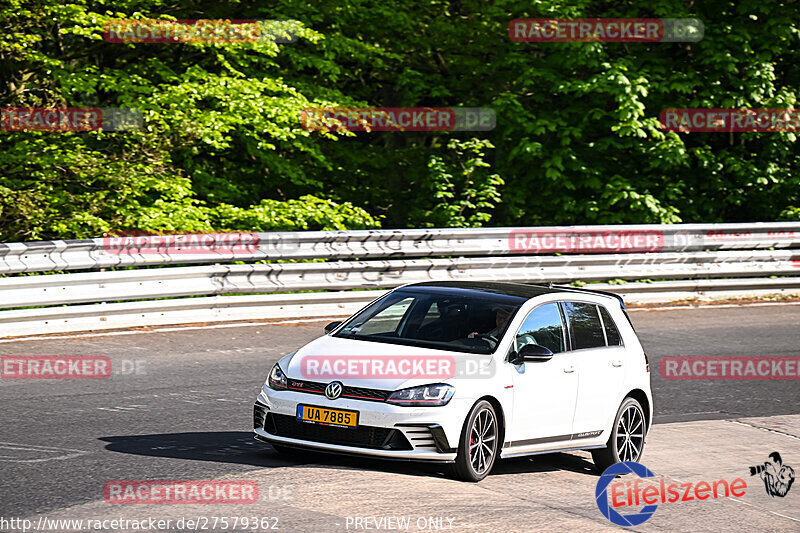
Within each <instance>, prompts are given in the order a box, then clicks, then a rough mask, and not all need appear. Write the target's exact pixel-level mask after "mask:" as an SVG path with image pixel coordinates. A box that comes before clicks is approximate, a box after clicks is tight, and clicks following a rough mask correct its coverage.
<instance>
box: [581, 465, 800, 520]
mask: <svg viewBox="0 0 800 533" xmlns="http://www.w3.org/2000/svg"><path fill="white" fill-rule="evenodd" d="M752 468H760V467H752ZM625 474H636V475H637V476H638V477H637V478H636V479H635V480H633V481H623V480H622V479H620V480H617V481H615V478H616V477H617V476H621V475H625ZM609 489H610V493H611V494H610V497H609ZM787 490H788V488H787ZM746 491H747V482H746V481H745V480H743V479H741V478H736V479H734V480H733V481H731V482H730V483H729V482H728V481H727V480H725V479H719V480H717V481H698V482H691V481H690V482H688V483H676V482H671V481H669V480H667V479H665V478H663V477H659V478H656V477H655V476H654V475H653V473H652V472H651V471H650V470H648V469H647V468H646V467H645V466H643V465H641V464H639V463H635V462H633V461H625V462H623V463H617V464H615V465H611V466H610V467H608V468H607V469H606V471H605V472H603V475H602V476H600V479H599V480H598V482H597V487H596V488H595V501H596V502H597V508H598V509H600V512H601V513H603V516H605V517H606V518H608V519H609V520H610V521H611V522H612V523H614V524H616V525H618V526H638V525H639V524H642V523H644V522H646V521H647V520H648V519H649V518H650V517H651V516H653V513H655V512H656V509H658V505H657V504H659V503H676V502H691V501H694V500H708V499H710V498H713V499H719V498H729V497H731V496H734V497H736V498H741V497H742V496H744V495H745V493H746ZM640 505H644V507H642V508H641V509H639V511H638V512H635V513H631V514H626V515H623V514H621V513H620V512H619V511H623V510H625V509H624V508H625V507H628V508H638V507H639V506H640Z"/></svg>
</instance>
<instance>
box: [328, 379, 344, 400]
mask: <svg viewBox="0 0 800 533" xmlns="http://www.w3.org/2000/svg"><path fill="white" fill-rule="evenodd" d="M341 395H342V384H341V382H339V381H331V382H330V383H328V386H327V387H325V397H326V398H327V399H329V400H335V399H336V398H338V397H339V396H341Z"/></svg>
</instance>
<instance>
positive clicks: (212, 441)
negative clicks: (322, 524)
mask: <svg viewBox="0 0 800 533" xmlns="http://www.w3.org/2000/svg"><path fill="white" fill-rule="evenodd" d="M100 440H101V441H103V442H107V443H108V444H107V445H106V449H107V450H109V451H112V452H118V453H127V454H133V455H144V456H149V457H166V458H172V459H187V460H190V461H212V462H216V463H233V464H243V465H249V466H256V467H260V468H275V467H287V466H293V465H294V466H298V467H301V466H303V465H312V464H313V465H314V466H321V467H328V468H346V469H354V470H377V471H381V472H391V473H396V474H404V475H411V476H435V477H444V476H445V472H444V471H445V467H444V466H443V465H437V464H430V463H414V462H405V461H387V460H380V459H372V458H367V457H361V456H348V455H336V454H328V453H321V452H312V451H308V452H305V451H304V452H299V453H298V454H297V455H293V456H284V455H280V454H278V453H277V452H275V450H274V449H273V448H272V447H271V446H270V445H269V444H266V443H262V442H259V441H256V440H255V439H254V438H253V434H252V433H250V432H246V431H218V432H214V431H210V432H193V433H165V434H157V435H124V436H115V437H101V438H100ZM556 470H569V471H571V472H578V473H582V474H591V475H597V473H596V472H595V471H594V467H593V465H592V463H591V461H587V460H586V459H584V458H582V457H579V456H576V455H569V454H564V453H555V454H547V455H538V456H535V457H533V458H530V457H528V458H524V457H523V458H517V459H507V460H504V461H500V462H499V463H498V464H496V465H495V467H494V469H493V470H492V475H497V474H514V473H535V472H552V471H556Z"/></svg>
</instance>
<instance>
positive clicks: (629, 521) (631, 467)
mask: <svg viewBox="0 0 800 533" xmlns="http://www.w3.org/2000/svg"><path fill="white" fill-rule="evenodd" d="M631 473H633V474H636V475H637V476H639V477H640V478H648V477H653V473H652V472H651V471H650V470H648V469H647V467H645V466H644V465H640V464H639V463H636V462H634V461H625V462H623V463H617V464H615V465H611V466H609V467H608V468H606V470H605V472H603V475H602V476H600V479H598V480H597V486H596V487H595V490H594V499H595V501H596V502H597V508H598V509H600V512H601V513H603V516H605V517H606V518H608V519H609V520H610V521H611V523H613V524H616V525H618V526H638V525H639V524H642V523H644V522H646V521H647V520H649V519H650V517H651V516H653V513H655V512H656V509H658V505H646V506H644V507H642V509H641V510H640V511H639V512H638V513H632V514H628V515H621V514H620V513H618V512H617V511H616V510H614V507H615V505H614V503H615V502H614V501H613V499H612V501H611V504H612V505H611V506H609V505H608V503H609V498H608V492H607V490H608V486H609V485H610V484H611V482H612V481H614V479H616V477H617V476H618V475H620V474H631ZM638 481H639V480H638V479H637V480H636V483H637V484H638ZM636 496H637V497H636V499H637V501H638V499H639V498H638V494H637V495H636Z"/></svg>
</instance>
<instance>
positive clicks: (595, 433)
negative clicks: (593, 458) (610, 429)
mask: <svg viewBox="0 0 800 533" xmlns="http://www.w3.org/2000/svg"><path fill="white" fill-rule="evenodd" d="M601 433H602V430H597V431H584V432H582V433H572V434H569V435H556V436H555V437H539V438H536V439H526V440H515V441H511V442H506V443H504V444H503V449H505V448H511V447H513V446H531V445H533V444H546V443H548V442H562V441H571V440H581V439H592V438H594V437H596V436H598V435H600V434H601Z"/></svg>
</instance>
